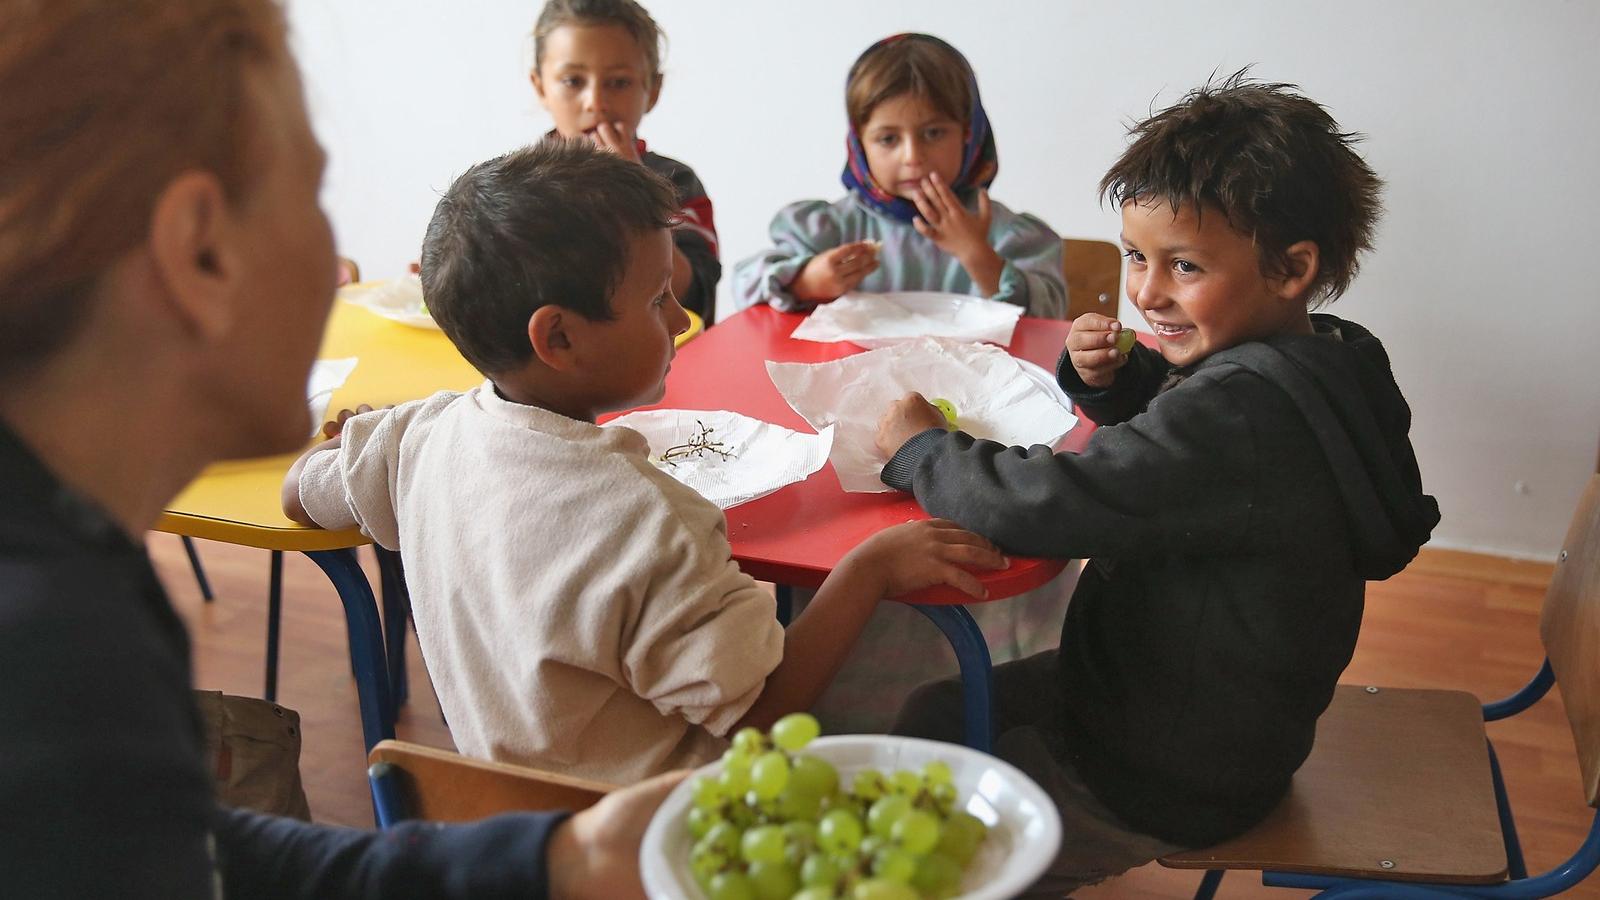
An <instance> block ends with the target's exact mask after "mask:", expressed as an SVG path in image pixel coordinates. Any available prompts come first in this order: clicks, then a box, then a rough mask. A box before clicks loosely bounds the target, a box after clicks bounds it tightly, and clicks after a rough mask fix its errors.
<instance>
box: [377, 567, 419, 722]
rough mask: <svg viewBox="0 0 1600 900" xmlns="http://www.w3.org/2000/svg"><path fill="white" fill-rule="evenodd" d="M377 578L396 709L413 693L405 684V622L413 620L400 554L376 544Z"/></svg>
mask: <svg viewBox="0 0 1600 900" xmlns="http://www.w3.org/2000/svg"><path fill="white" fill-rule="evenodd" d="M372 552H373V555H375V556H376V557H377V558H378V579H379V583H380V585H381V590H382V591H383V646H384V652H385V653H387V654H388V659H389V692H390V695H391V696H393V697H394V702H395V705H396V706H397V707H399V706H404V705H405V702H406V700H407V699H409V696H410V693H411V690H410V685H409V684H408V683H407V681H406V622H407V620H409V619H410V618H411V596H410V594H408V593H407V592H406V579H405V570H404V569H403V568H402V565H401V561H400V554H398V553H395V552H394V551H392V550H385V549H384V548H382V547H379V546H378V545H377V544H373V545H372Z"/></svg>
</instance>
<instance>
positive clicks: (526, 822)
mask: <svg viewBox="0 0 1600 900" xmlns="http://www.w3.org/2000/svg"><path fill="white" fill-rule="evenodd" d="M285 29H286V26H285V23H284V17H283V12H282V10H281V9H280V8H279V7H278V5H277V4H276V3H275V2H273V0H49V2H43V0H0V473H3V474H0V722H3V723H4V728H3V729H0V761H3V765H0V884H3V891H4V893H6V894H7V895H8V896H19V897H55V896H63V897H100V896H117V897H162V898H172V897H216V896H223V895H225V896H227V897H230V898H238V897H255V896H260V897H379V896H382V897H455V896H461V897H466V896H471V897H495V896H511V895H515V896H519V897H528V896H534V897H537V896H546V895H550V896H597V897H613V896H625V895H629V894H637V893H638V892H639V885H638V870H637V863H636V858H637V853H638V842H639V837H640V834H641V832H642V829H643V826H644V823H645V821H646V820H647V819H648V818H649V816H650V814H651V812H652V811H653V809H654V808H655V806H656V805H657V804H658V803H659V801H660V799H661V797H662V796H663V794H664V792H665V791H666V790H667V789H668V788H670V786H671V784H672V781H673V779H672V777H671V776H668V777H666V778H663V779H657V780H655V781H653V782H647V783H645V784H643V785H641V786H639V787H638V788H635V789H633V790H629V791H623V792H619V793H618V794H616V795H613V796H612V797H610V798H608V799H607V800H606V801H604V802H602V803H601V804H600V805H598V806H596V807H595V808H593V809H592V810H590V811H587V812H584V813H580V814H579V815H577V816H574V817H571V818H568V817H566V816H564V815H560V814H551V815H534V814H526V815H514V816H504V817H500V818H497V819H493V820H489V821H486V822H482V823H476V824H472V825H465V826H453V827H440V826H432V825H424V824H413V825H403V826H400V827H398V828H396V829H393V830H390V831H388V832H385V833H382V834H378V833H373V832H366V831H358V830H352V829H339V828H329V827H323V826H317V825H310V824H306V823H302V822H295V821H289V820H282V819H275V818H271V817H267V816H260V815H256V814H252V813H246V812H242V811H234V810H227V809H220V808H218V807H217V806H216V804H215V801H214V800H213V797H212V793H211V787H210V784H209V781H208V777H207V774H206V767H205V765H204V763H203V761H202V757H201V750H200V742H199V726H198V714H197V712H196V710H195V707H194V705H193V702H192V700H191V693H190V669H189V658H188V657H189V645H188V638H187V635H186V634H185V632H184V629H183V626H182V624H181V622H180V621H179V620H178V618H177V616H176V615H175V614H174V612H173V610H172V607H171V605H170V604H169V603H168V601H167V598H166V595H165V593H164V592H163V590H162V588H161V585H160V584H159V582H158V581H157V580H156V577H155V574H154V572H153V571H152V569H151V567H150V563H149V560H148V558H147V556H146V553H145V550H144V548H143V546H142V544H141V536H142V535H143V533H144V532H145V530H146V529H147V528H148V527H149V526H150V525H151V524H152V523H153V522H154V521H155V520H156V517H157V516H158V515H159V514H160V512H161V510H162V507H163V506H164V505H165V504H166V502H167V501H168V500H169V499H170V498H171V497H172V495H173V494H175V493H176V492H177V491H178V490H179V489H181V488H182V487H183V486H184V484H186V483H187V482H188V481H190V480H191V479H192V478H193V477H194V476H195V475H196V474H197V473H198V472H199V471H200V470H201V468H202V467H204V466H205V465H206V464H207V463H209V462H211V461H213V460H215V459H220V458H230V457H242V456H258V455H262V454H267V453H282V452H286V451H289V450H293V449H296V448H297V447H298V446H299V445H300V444H302V443H303V441H304V438H305V435H306V434H307V432H308V431H309V430H310V422H309V421H308V419H307V413H306V407H305V402H304V387H305V378H306V373H307V370H308V368H309V366H310V364H311V361H312V359H313V357H314V356H315V354H316V351H317V346H318V343H319V340H320V337H321V330H322V323H323V321H324V319H325V317H326V315H327V312H328V307H329V304H330V303H331V300H332V295H333V285H334V277H335V275H334V273H335V257H334V253H333V241H332V236H331V233H330V231H329V228H328V223H327V220H326V218H325V217H324V216H323V213H322V211H321V209H320V208H319V206H318V201H317V195H318V186H319V180H320V177H321V171H322V167H323V156H322V151H321V150H320V148H319V147H318V146H317V143H316V140H315V139H314V137H313V136H312V134H311V129H310V126H309V124H308V122H307V118H306V112H305V107H304V101H303V99H302V96H301V89H300V83H299V77H298V75H297V73H296V69H295V66H294V64H293V61H292V60H291V58H290V55H289V51H288V48H287V43H286V34H285Z"/></svg>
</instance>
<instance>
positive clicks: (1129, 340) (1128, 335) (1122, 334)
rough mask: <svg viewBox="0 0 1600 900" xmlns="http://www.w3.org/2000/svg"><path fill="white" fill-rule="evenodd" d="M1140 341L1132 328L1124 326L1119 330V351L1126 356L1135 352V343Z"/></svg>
mask: <svg viewBox="0 0 1600 900" xmlns="http://www.w3.org/2000/svg"><path fill="white" fill-rule="evenodd" d="M1137 343H1139V336H1138V335H1137V334H1135V333H1134V331H1133V329H1132V328H1124V329H1122V330H1121V331H1118V332H1117V352H1118V353H1121V354H1122V355H1124V356H1126V355H1128V354H1129V353H1132V352H1133V345H1134V344H1137Z"/></svg>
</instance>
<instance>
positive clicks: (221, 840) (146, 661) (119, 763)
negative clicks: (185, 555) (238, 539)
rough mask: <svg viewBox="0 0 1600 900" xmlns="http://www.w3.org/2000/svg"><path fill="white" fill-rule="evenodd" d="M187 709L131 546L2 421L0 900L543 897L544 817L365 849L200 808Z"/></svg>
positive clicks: (436, 832) (177, 664) (356, 837)
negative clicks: (20, 899) (60, 899)
mask: <svg viewBox="0 0 1600 900" xmlns="http://www.w3.org/2000/svg"><path fill="white" fill-rule="evenodd" d="M192 696H193V695H192V693H191V690H190V671H189V641H188V636H187V635H186V634H185V632H184V629H183V624H182V623H181V622H180V621H179V619H178V617H177V616H176V614H174V612H173V610H172V607H171V605H170V604H169V603H168V602H167V597H166V594H165V592H164V591H163V590H162V588H161V585H160V583H159V582H158V581H157V580H156V577H155V573H154V572H153V571H152V570H151V568H150V563H149V560H148V559H147V558H146V556H145V553H144V551H143V549H142V548H140V547H138V546H136V545H135V544H134V543H133V542H132V541H131V540H129V538H128V536H127V535H126V534H125V533H124V532H122V531H121V530H120V529H119V528H118V527H117V526H116V525H115V524H114V523H113V522H111V520H110V519H108V518H107V517H106V516H105V515H104V514H103V513H102V512H101V511H100V510H99V509H98V508H96V507H95V506H93V505H92V504H90V503H89V502H87V501H85V500H84V499H82V498H81V497H79V496H77V495H76V494H74V493H73V492H72V491H70V490H69V489H67V488H66V487H64V486H63V485H62V484H61V483H60V482H59V481H58V480H57V479H56V478H55V477H54V476H53V475H52V474H51V473H50V472H49V471H48V470H47V469H46V468H45V467H44V466H43V465H42V464H41V463H40V462H39V460H38V459H37V458H35V456H34V455H33V454H32V453H31V452H30V451H29V450H28V449H27V448H26V447H24V446H23V445H22V444H21V443H20V442H19V441H18V440H17V438H16V437H15V436H14V435H13V434H12V433H11V432H10V431H9V429H7V428H6V427H5V426H4V425H3V424H0V895H3V896H6V897H27V898H30V900H32V898H52V897H73V898H77V897H118V898H144V897H150V898H163V900H166V898H202V897H216V896H219V893H218V892H219V891H220V896H224V897H227V898H229V900H237V898H249V897H261V898H269V897H270V898H299V897H304V898H313V897H315V898H324V897H371V898H378V897H385V898H388V897H416V898H423V897H462V898H466V897H522V898H527V897H543V896H545V893H546V884H545V881H546V879H545V869H544V847H545V842H546V840H547V839H548V838H549V835H550V833H551V832H552V831H553V830H554V827H555V825H556V824H558V823H559V822H560V821H561V819H562V816H560V815H517V816H503V817H501V818H498V819H493V820H490V821H488V822H485V823H482V824H478V825H471V826H452V827H441V826H437V825H430V824H423V823H408V824H405V825H401V826H399V827H397V828H394V829H391V830H389V831H387V832H384V833H381V834H380V833H374V832H371V831H360V830H355V829H349V828H333V827H327V826H319V825H310V824H306V823H304V822H298V821H294V820H289V819H278V818H274V817H270V816H262V815H256V814H253V813H247V812H238V811H233V810H226V809H220V808H218V807H217V806H216V804H215V801H214V800H213V798H212V793H211V785H210V781H209V778H208V775H207V771H206V768H205V766H204V764H203V761H202V753H201V746H200V719H199V713H198V712H197V711H196V709H195V706H194V703H193V699H192ZM350 714H351V715H352V716H353V715H355V710H353V709H352V710H351V711H350ZM213 840H214V847H208V844H211V843H212V841H213ZM213 853H214V856H213Z"/></svg>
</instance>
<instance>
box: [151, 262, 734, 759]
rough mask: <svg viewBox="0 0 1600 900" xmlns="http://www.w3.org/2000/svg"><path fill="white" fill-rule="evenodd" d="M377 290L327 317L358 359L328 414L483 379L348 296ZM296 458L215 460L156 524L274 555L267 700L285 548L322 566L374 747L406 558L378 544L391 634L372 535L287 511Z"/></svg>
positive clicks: (398, 646)
mask: <svg viewBox="0 0 1600 900" xmlns="http://www.w3.org/2000/svg"><path fill="white" fill-rule="evenodd" d="M373 286H374V285H373V284H370V283H369V284H360V285H352V286H350V287H347V288H344V289H343V290H342V291H341V299H340V300H338V301H336V302H335V303H334V308H333V313H332V315H331V317H330V318H329V320H328V327H327V332H326V334H325V335H324V337H323V342H322V349H321V351H320V354H319V355H320V356H321V357H322V358H323V359H341V358H347V357H356V358H357V359H358V360H359V362H358V363H357V364H356V368H355V371H353V372H352V373H351V374H350V377H349V378H348V379H346V381H345V383H344V385H343V386H342V387H340V388H339V389H338V390H336V391H335V392H334V393H333V397H332V399H331V400H330V401H329V404H328V410H329V412H330V414H331V413H334V412H337V411H338V410H340V409H345V408H349V409H353V408H355V406H356V405H357V404H360V403H367V404H370V405H372V406H374V407H377V406H383V405H386V404H391V403H403V402H406V401H408V400H415V399H418V398H421V397H426V396H429V395H431V394H433V393H435V392H437V391H441V390H467V389H469V388H471V387H474V386H476V385H477V384H479V383H481V382H482V381H483V376H482V375H481V374H479V373H478V372H477V371H476V370H474V369H473V368H472V366H471V365H469V364H468V363H467V361H466V360H464V359H462V358H461V354H460V353H458V352H457V351H456V348H455V346H454V345H453V344H451V343H450V341H449V339H447V338H446V337H445V336H444V334H443V333H441V332H439V331H436V330H434V329H429V328H417V327H413V326H410V325H403V324H400V323H397V322H392V321H390V320H388V319H384V318H382V317H380V316H378V315H376V314H375V313H372V312H369V311H368V310H366V309H364V308H362V307H360V306H357V305H355V304H354V303H351V302H349V301H348V300H347V299H345V298H347V297H350V296H354V295H355V293H356V292H359V291H361V290H367V289H370V288H372V287H373ZM689 318H690V327H689V330H688V331H686V332H684V333H683V334H682V335H679V337H678V344H679V345H680V346H681V345H682V344H683V343H685V342H686V341H688V340H691V339H692V338H694V336H695V335H697V334H699V333H700V331H701V329H702V328H703V327H704V325H703V323H702V321H701V319H700V317H699V316H696V315H695V314H694V313H692V312H691V313H689ZM307 443H308V444H309V443H310V439H309V438H308V441H307ZM296 456H298V454H285V455H283V456H271V457H263V458H260V459H249V460H238V461H231V462H223V463H217V464H215V465H212V466H210V467H209V468H207V469H206V470H205V471H204V472H202V473H201V474H200V477H199V478H197V479H195V481H194V482H193V483H192V484H190V485H189V486H188V487H187V488H185V489H184V491H183V492H182V493H181V494H179V495H178V496H177V498H176V499H174V500H173V501H172V502H171V504H170V505H169V506H168V507H167V510H166V512H164V513H163V514H162V516H161V518H160V519H158V520H157V522H156V526H155V530H157V531H164V532H168V533H170V534H176V535H181V536H183V537H185V538H205V539H207V540H213V541H224V542H226V543H230V544H239V545H242V546H245V547H257V548H261V549H263V550H270V551H273V557H272V570H271V571H272V576H271V586H270V587H269V590H268V614H267V678H266V680H267V687H266V694H267V696H268V697H269V698H270V697H271V696H272V695H273V694H275V693H276V682H277V656H278V653H277V649H278V622H279V617H280V609H281V596H280V588H281V581H280V578H281V566H282V555H281V554H282V553H283V552H284V551H297V552H301V553H304V554H306V555H307V556H308V557H310V558H311V559H312V561H314V562H315V563H317V565H318V566H320V567H321V568H322V570H323V572H325V573H326V574H327V575H328V578H329V580H331V581H332V582H333V584H334V587H335V588H336V589H337V590H338V592H339V599H340V601H341V602H342V603H343V604H344V607H345V624H346V626H347V627H348V629H349V637H350V655H351V659H352V661H353V663H354V667H355V670H356V672H355V674H356V686H357V693H358V695H359V696H360V700H361V719H362V730H363V733H364V737H365V738H366V744H367V749H368V750H371V749H372V746H373V745H374V744H376V743H377V742H378V741H379V740H380V739H382V738H385V737H393V736H394V715H395V698H396V697H403V695H404V694H403V692H404V690H405V674H404V673H405V670H404V660H405V655H404V653H403V652H402V650H403V641H404V635H405V629H404V625H405V623H404V615H405V605H404V604H405V600H404V596H405V595H404V581H403V579H402V577H401V574H400V570H399V561H398V558H397V557H395V556H394V555H393V554H388V553H387V552H385V551H382V550H381V548H380V552H379V554H378V560H379V568H380V571H381V572H382V576H383V588H384V591H383V593H384V607H385V609H384V613H385V615H384V619H385V620H386V621H387V622H388V624H389V628H388V629H387V634H385V629H384V628H383V627H382V624H381V623H380V621H379V617H378V609H377V601H376V599H375V598H374V596H373V593H372V588H371V586H370V585H369V584H368V583H367V580H366V576H365V575H364V574H363V573H362V571H361V567H360V565H359V564H358V563H357V562H356V558H355V552H354V551H355V548H356V547H359V546H361V545H363V544H368V543H371V541H370V539H368V538H367V537H366V536H365V535H363V534H362V533H361V532H360V531H358V530H356V529H353V528H352V529H345V530H342V531H325V530H323V529H320V528H311V527H307V526H304V525H300V524H298V523H295V522H292V521H290V520H289V519H288V517H286V516H285V515H284V514H283V509H282V506H281V505H280V503H279V489H280V487H281V486H282V484H283V478H284V475H285V474H286V473H287V472H288V471H289V466H290V465H292V464H293V463H294V460H295V458H296ZM197 571H198V569H197ZM385 644H387V647H388V650H387V652H386V651H385Z"/></svg>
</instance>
